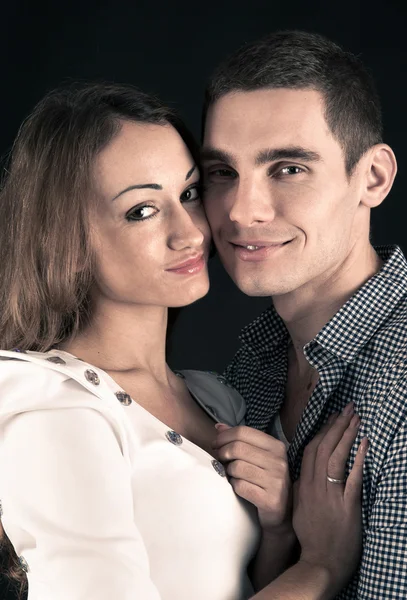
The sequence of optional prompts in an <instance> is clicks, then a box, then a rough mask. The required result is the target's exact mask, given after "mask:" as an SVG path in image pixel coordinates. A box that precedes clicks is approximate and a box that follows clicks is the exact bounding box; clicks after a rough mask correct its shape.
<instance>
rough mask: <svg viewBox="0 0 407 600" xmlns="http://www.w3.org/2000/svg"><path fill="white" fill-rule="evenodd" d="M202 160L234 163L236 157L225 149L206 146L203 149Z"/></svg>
mask: <svg viewBox="0 0 407 600" xmlns="http://www.w3.org/2000/svg"><path fill="white" fill-rule="evenodd" d="M201 160H202V161H209V160H219V161H220V162H224V163H228V164H233V163H236V158H235V157H234V156H233V154H230V153H229V152H226V151H225V150H219V149H218V148H211V147H210V146H206V147H205V146H204V147H203V148H202V150H201Z"/></svg>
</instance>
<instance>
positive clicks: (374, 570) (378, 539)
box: [356, 382, 407, 600]
mask: <svg viewBox="0 0 407 600" xmlns="http://www.w3.org/2000/svg"><path fill="white" fill-rule="evenodd" d="M401 387H402V388H404V389H400V388H399V389H397V390H393V391H392V396H393V398H392V400H394V403H393V402H391V403H393V404H397V405H398V406H399V407H400V410H399V411H398V413H397V420H398V423H399V426H398V429H397V431H396V433H395V435H394V436H393V437H392V436H390V434H389V430H388V428H387V427H386V426H385V424H384V423H381V424H380V426H379V427H380V429H381V430H382V435H381V437H380V439H378V440H377V441H376V442H375V447H373V448H371V449H372V450H373V452H374V453H375V454H376V456H375V458H376V460H375V461H373V464H374V469H378V468H380V471H379V473H377V472H376V473H372V475H373V476H375V477H376V476H377V480H376V481H377V486H376V489H375V492H374V496H373V498H371V499H370V501H371V502H372V505H371V509H370V510H369V518H368V524H367V528H366V531H365V539H364V543H363V556H362V561H361V568H360V574H359V581H358V590H357V596H356V597H357V598H358V599H360V600H372V598H380V600H388V599H391V600H400V598H407V424H406V417H407V415H406V414H404V413H405V412H406V408H403V406H406V400H407V391H406V389H405V388H406V387H407V383H406V382H403V385H402V386H401ZM395 395H396V396H397V397H398V398H397V399H396V398H395V397H394V396H395ZM388 437H390V438H391V443H390V445H389V447H388V449H387V451H386V453H385V456H384V460H383V462H382V464H381V465H379V464H378V463H379V460H378V458H379V456H380V446H381V444H383V445H384V444H385V440H386V439H388Z"/></svg>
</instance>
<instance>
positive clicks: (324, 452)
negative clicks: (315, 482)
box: [314, 405, 354, 478]
mask: <svg viewBox="0 0 407 600" xmlns="http://www.w3.org/2000/svg"><path fill="white" fill-rule="evenodd" d="M348 407H349V405H348V406H347V407H345V409H344V410H343V411H342V412H341V413H340V415H339V416H338V418H337V419H336V420H335V422H334V423H333V424H332V426H331V427H330V428H329V430H328V431H327V432H326V434H325V435H324V437H323V438H322V440H321V441H320V443H319V444H318V448H317V451H316V458H315V472H314V477H322V478H323V477H325V476H326V474H327V471H328V462H329V459H330V458H331V456H332V454H333V452H334V450H335V448H336V447H337V445H338V444H339V442H340V441H341V439H342V436H343V434H344V432H345V431H346V429H347V428H348V426H349V423H350V422H351V420H352V418H353V414H354V413H353V409H352V408H351V409H350V410H351V412H350V413H348V412H347V409H348Z"/></svg>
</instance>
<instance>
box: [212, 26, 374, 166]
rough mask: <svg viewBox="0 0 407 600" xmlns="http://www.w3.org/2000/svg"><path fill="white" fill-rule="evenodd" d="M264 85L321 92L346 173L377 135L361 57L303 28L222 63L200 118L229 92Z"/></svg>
mask: <svg viewBox="0 0 407 600" xmlns="http://www.w3.org/2000/svg"><path fill="white" fill-rule="evenodd" d="M268 88H270V89H273V88H291V89H314V90H316V91H318V92H320V93H321V94H322V95H323V97H324V100H325V119H326V122H327V124H328V127H329V128H330V130H331V133H332V134H333V136H334V137H335V138H336V139H337V140H338V142H339V143H340V145H341V147H342V149H343V152H344V156H345V167H346V171H347V173H348V175H350V174H351V173H352V171H353V169H354V167H355V166H356V164H357V163H358V162H359V160H360V158H361V157H362V155H363V154H364V153H365V152H366V151H367V150H368V149H369V148H371V147H372V146H373V145H374V144H378V143H380V142H381V141H382V120H381V108H380V100H379V97H378V94H377V91H376V87H375V84H374V82H373V79H372V77H371V75H370V74H369V72H368V71H367V69H366V68H365V66H364V65H363V63H362V62H361V61H360V60H359V59H358V58H357V57H356V56H354V55H353V54H351V53H349V52H345V51H344V50H343V49H342V48H341V47H340V46H338V45H337V44H335V43H334V42H332V41H330V40H328V39H326V38H325V37H323V36H322V35H319V34H315V33H307V32H304V31H279V32H275V33H272V34H270V35H268V36H266V37H265V38H263V39H261V40H259V41H256V42H252V43H249V44H246V45H244V46H243V47H242V48H240V49H239V50H237V52H235V53H234V54H232V55H231V56H229V57H228V58H227V59H226V60H225V61H224V62H223V63H221V64H220V66H219V67H218V68H217V69H216V71H215V72H214V74H213V76H212V78H211V80H210V81H209V84H208V86H207V88H206V94H205V104H204V112H203V124H205V118H206V114H207V111H208V108H209V107H210V105H211V104H213V103H214V102H216V100H219V98H221V97H222V96H225V95H226V94H228V93H229V92H236V91H242V92H249V91H255V90H259V89H268Z"/></svg>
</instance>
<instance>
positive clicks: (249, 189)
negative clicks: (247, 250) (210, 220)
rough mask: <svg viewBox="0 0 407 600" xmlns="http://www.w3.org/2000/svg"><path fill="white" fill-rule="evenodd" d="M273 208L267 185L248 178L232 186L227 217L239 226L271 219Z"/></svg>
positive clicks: (248, 225)
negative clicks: (232, 190)
mask: <svg viewBox="0 0 407 600" xmlns="http://www.w3.org/2000/svg"><path fill="white" fill-rule="evenodd" d="M274 217H275V209H274V207H273V200H272V195H271V191H270V189H269V188H268V187H266V186H262V185H259V184H256V183H255V182H253V181H250V180H246V181H244V180H241V181H239V183H238V185H236V186H235V188H234V193H233V194H232V198H231V204H230V209H229V218H230V220H231V221H233V222H234V223H236V224H238V225H240V226H241V227H250V226H252V225H255V224H256V223H264V222H268V221H271V220H273V219H274Z"/></svg>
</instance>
